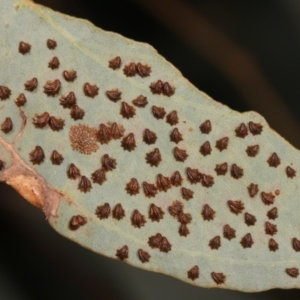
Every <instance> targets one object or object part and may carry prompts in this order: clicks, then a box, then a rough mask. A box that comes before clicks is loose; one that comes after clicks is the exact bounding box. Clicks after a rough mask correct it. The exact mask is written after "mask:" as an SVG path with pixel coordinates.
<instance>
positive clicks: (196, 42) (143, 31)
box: [0, 0, 300, 300]
mask: <svg viewBox="0 0 300 300" xmlns="http://www.w3.org/2000/svg"><path fill="white" fill-rule="evenodd" d="M36 2H38V3H41V4H44V5H46V6H49V7H51V8H53V9H55V10H58V11H61V12H64V13H66V14H69V15H73V16H76V17H80V18H85V19H89V20H90V21H91V22H93V23H94V24H95V25H97V26H99V27H101V28H103V29H104V30H108V31H115V32H118V33H120V34H122V35H124V36H126V37H129V38H132V39H135V40H138V41H143V42H147V43H149V44H151V45H153V46H154V47H155V48H156V49H157V50H158V52H159V53H160V54H161V55H163V56H164V57H165V58H166V59H167V60H169V61H170V62H171V63H173V64H174V65H175V66H176V67H177V68H178V69H179V70H181V72H182V73H183V75H184V76H185V77H186V78H188V79H189V80H190V81H191V82H192V83H193V84H194V85H196V86H197V87H198V88H199V89H201V90H203V91H205V92H206V93H207V94H209V95H210V96H212V97H213V98H214V99H216V100H218V101H220V102H222V103H224V104H226V105H228V106H230V107H231V108H233V109H236V110H238V111H241V112H243V111H248V110H255V111H257V112H259V113H261V114H262V115H263V116H264V117H265V118H266V119H267V121H268V122H269V124H270V125H271V126H272V127H273V128H274V129H275V130H276V131H277V132H279V133H280V134H281V135H283V136H284V137H285V138H286V139H287V140H288V141H290V142H291V143H292V144H293V145H295V146H296V147H297V148H299V147H300V139H299V137H300V135H299V129H300V124H299V119H300V109H299V107H300V101H298V97H299V93H300V84H299V70H300V34H299V33H300V1H297V0H289V1H286V0H264V1H258V0H252V1H240V0H226V1H224V0H203V1H200V0H198V1H197V0H160V1H159V0H122V1H117V0H95V1H88V0H38V1H36ZM0 189H1V201H0V235H1V247H0V254H1V255H0V265H1V267H0V299H1V300H2V299H4V300H6V299H9V300H10V299H12V300H15V299H16V300H19V299H22V300H23V299H34V300H35V299H44V300H48V299H49V300H50V299H51V300H52V299H73V300H77V299H92V300H93V299H103V300H119V299H121V300H127V299H129V300H152V299H155V300H162V299H164V300H165V299H172V300H177V299H178V300H179V299H188V300H194V299H203V300H205V299H249V300H250V299H255V300H262V299H274V300H276V299H300V291H298V290H271V291H267V292H262V293H254V294H245V293H241V292H235V291H227V290H219V289H210V290H208V289H202V288H196V287H193V286H191V285H188V284H185V283H183V282H180V281H178V280H176V279H173V278H170V277H167V276H164V275H161V274H155V273H150V272H146V271H142V270H139V269H136V268H133V267H130V266H128V265H126V264H125V263H122V262H119V261H115V260H110V259H107V258H104V257H102V256H99V255H96V254H94V253H92V252H90V251H89V250H86V249H84V248H82V247H80V246H78V245H77V244H75V243H72V242H71V241H68V240H66V239H64V238H63V237H61V236H60V235H59V234H57V233H56V232H54V231H53V230H52V229H51V228H50V226H49V225H48V223H47V222H46V221H45V217H44V215H43V213H42V212H40V211H39V210H37V209H36V208H34V207H32V206H30V204H28V203H27V202H25V201H24V200H23V199H22V198H21V197H20V196H18V195H17V193H16V192H14V191H13V190H12V189H11V188H9V187H7V186H6V185H4V184H0ZM298 297H299V298H298Z"/></svg>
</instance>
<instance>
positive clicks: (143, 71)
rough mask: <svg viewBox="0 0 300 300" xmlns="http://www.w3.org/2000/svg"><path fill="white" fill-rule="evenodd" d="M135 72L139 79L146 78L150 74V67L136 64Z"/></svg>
mask: <svg viewBox="0 0 300 300" xmlns="http://www.w3.org/2000/svg"><path fill="white" fill-rule="evenodd" d="M136 72H137V74H138V75H139V76H141V77H148V76H149V75H150V73H151V67H149V66H148V65H143V64H141V63H138V64H137V65H136Z"/></svg>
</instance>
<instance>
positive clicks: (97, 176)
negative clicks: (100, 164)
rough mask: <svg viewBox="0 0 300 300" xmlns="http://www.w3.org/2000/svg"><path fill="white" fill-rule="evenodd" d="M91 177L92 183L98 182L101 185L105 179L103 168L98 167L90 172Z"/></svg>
mask: <svg viewBox="0 0 300 300" xmlns="http://www.w3.org/2000/svg"><path fill="white" fill-rule="evenodd" d="M91 178H92V180H93V182H94V183H98V184H100V185H101V184H102V183H103V182H105V181H106V171H105V170H104V169H103V168H101V169H98V170H96V171H95V172H94V173H92V176H91Z"/></svg>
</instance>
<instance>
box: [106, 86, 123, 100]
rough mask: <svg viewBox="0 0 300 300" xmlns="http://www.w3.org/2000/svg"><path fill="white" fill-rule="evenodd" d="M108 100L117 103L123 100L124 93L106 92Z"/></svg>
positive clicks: (117, 91) (114, 90)
mask: <svg viewBox="0 0 300 300" xmlns="http://www.w3.org/2000/svg"><path fill="white" fill-rule="evenodd" d="M105 94H106V96H107V98H108V99H109V100H111V101H113V102H117V101H118V100H120V99H121V95H122V92H121V91H119V90H118V89H113V90H109V91H106V92H105Z"/></svg>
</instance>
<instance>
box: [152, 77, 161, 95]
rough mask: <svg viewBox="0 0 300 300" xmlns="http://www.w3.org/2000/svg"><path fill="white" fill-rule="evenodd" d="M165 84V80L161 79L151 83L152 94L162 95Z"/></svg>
mask: <svg viewBox="0 0 300 300" xmlns="http://www.w3.org/2000/svg"><path fill="white" fill-rule="evenodd" d="M163 86H164V84H163V82H162V81H161V80H157V81H155V82H152V83H151V84H150V90H151V92H152V94H158V95H160V94H161V93H162V89H163Z"/></svg>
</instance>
